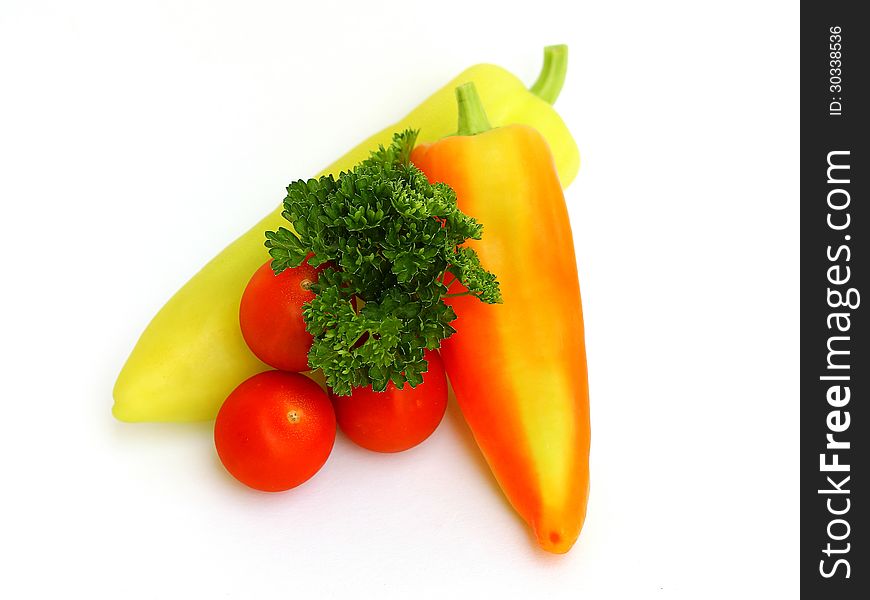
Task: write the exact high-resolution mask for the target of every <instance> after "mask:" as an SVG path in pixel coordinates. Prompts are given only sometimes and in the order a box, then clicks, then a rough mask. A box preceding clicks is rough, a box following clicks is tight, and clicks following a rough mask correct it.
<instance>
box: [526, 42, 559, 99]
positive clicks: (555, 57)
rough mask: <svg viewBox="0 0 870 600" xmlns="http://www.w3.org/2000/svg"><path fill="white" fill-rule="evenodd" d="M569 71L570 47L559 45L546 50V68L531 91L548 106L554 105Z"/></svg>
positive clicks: (542, 70) (548, 47)
mask: <svg viewBox="0 0 870 600" xmlns="http://www.w3.org/2000/svg"><path fill="white" fill-rule="evenodd" d="M567 70H568V46H566V45H565V44H559V45H557V46H547V47H546V48H544V67H543V68H542V69H541V74H540V75H538V79H537V81H535V83H533V84H532V87H530V88H529V91H530V92H532V93H533V94H534V95H535V96H537V97H538V98H540V99H541V100H543V101H544V102H546V103H548V104H553V103H554V102H555V101H556V98H558V97H559V92H561V91H562V84H564V83H565V73H566V72H567Z"/></svg>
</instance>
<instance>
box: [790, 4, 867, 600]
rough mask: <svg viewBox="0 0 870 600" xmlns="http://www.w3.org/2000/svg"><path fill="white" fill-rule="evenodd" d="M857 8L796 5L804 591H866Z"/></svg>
mask: <svg viewBox="0 0 870 600" xmlns="http://www.w3.org/2000/svg"><path fill="white" fill-rule="evenodd" d="M862 8H866V5H865V4H864V3H858V2H855V3H846V2H825V1H814V2H802V3H801V51H800V60H801V67H800V70H801V117H800V121H801V122H800V125H801V165H800V170H801V176H800V177H801V198H800V203H801V204H800V206H801V322H800V325H801V368H800V372H801V375H800V376H801V398H800V409H801V491H800V499H801V523H800V526H801V548H800V554H801V557H800V566H801V593H802V594H805V595H806V597H807V598H832V599H837V600H846V599H849V598H870V586H868V581H870V553H868V545H870V535H868V533H867V530H866V528H867V512H868V507H867V503H868V501H870V500H868V498H870V493H868V491H867V490H868V488H870V477H868V473H867V469H866V464H867V463H866V453H867V447H868V445H870V427H868V424H867V420H868V419H870V411H868V409H867V405H868V403H870V398H868V394H870V384H868V382H870V357H868V355H867V351H866V350H867V347H868V343H870V341H868V340H870V333H868V325H867V324H868V321H870V319H868V316H867V314H866V313H867V311H868V310H870V306H868V307H865V306H864V305H863V304H864V302H867V303H870V288H868V287H867V286H866V283H867V281H868V271H870V261H868V260H867V238H868V237H870V209H868V206H870V196H868V194H870V187H868V185H867V181H868V179H870V169H868V154H867V146H868V141H867V136H868V128H867V117H866V115H867V112H868V111H870V102H868V96H867V93H866V91H867V86H866V79H867V77H868V74H870V61H868V60H867V46H868V40H870V20H868V19H866V18H862V17H860V16H859V14H858V10H860V9H862ZM862 12H863V11H862ZM864 293H866V294H867V296H866V298H864V297H863V296H862V294H864Z"/></svg>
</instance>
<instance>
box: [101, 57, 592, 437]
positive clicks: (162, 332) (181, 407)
mask: <svg viewBox="0 0 870 600" xmlns="http://www.w3.org/2000/svg"><path fill="white" fill-rule="evenodd" d="M566 52H567V50H566V48H565V47H564V46H552V47H549V48H547V49H546V51H545V64H544V70H543V71H542V73H541V76H540V77H539V79H538V81H537V82H535V84H534V85H533V87H532V89H533V90H534V91H531V90H529V89H527V88H526V87H525V85H524V84H523V83H522V82H521V81H520V80H519V79H517V78H516V77H515V76H514V75H512V74H511V73H509V72H508V71H506V70H504V69H502V68H500V67H497V66H494V65H485V64H484V65H477V66H473V67H471V68H469V69H467V70H465V71H464V72H463V73H461V74H460V75H459V76H458V77H456V78H455V79H453V80H452V81H451V82H449V83H448V84H447V85H445V86H444V87H443V88H441V89H440V90H438V91H437V92H435V93H434V94H433V95H432V96H430V97H429V98H427V99H426V100H425V101H424V102H423V103H422V104H421V105H420V106H418V107H417V108H416V109H414V111H412V112H411V113H410V114H408V115H407V116H406V117H405V118H404V119H402V120H401V121H399V122H398V123H396V124H394V125H391V126H390V127H387V128H386V129H384V130H383V131H381V132H379V133H377V134H375V135H373V136H371V137H370V138H368V139H367V140H365V141H363V142H362V143H360V144H359V145H358V146H357V147H356V148H354V149H352V150H351V151H350V152H348V153H347V154H346V155H344V156H343V157H342V158H340V159H339V160H337V161H336V162H334V163H333V164H331V165H330V166H329V167H327V168H326V169H324V170H323V171H322V172H321V173H320V174H318V176H320V175H325V174H328V173H333V174H336V175H337V174H338V173H340V172H341V171H343V170H348V169H350V168H351V167H353V166H354V165H355V164H357V163H359V162H360V161H362V160H363V159H365V158H367V157H368V155H369V153H370V152H371V151H372V150H374V149H376V148H377V147H378V145H380V144H384V145H388V144H389V143H390V139H391V138H392V135H393V133H395V132H396V131H401V130H404V129H408V128H411V129H419V130H420V134H419V137H418V139H419V140H422V141H434V140H437V139H440V138H442V137H444V136H445V135H449V134H450V133H453V132H455V131H456V105H455V101H454V89H455V87H456V86H458V85H460V84H462V83H466V82H469V81H474V82H475V83H476V85H477V87H478V89H479V90H480V93H481V95H482V97H483V99H484V102H485V106H486V109H487V111H489V115H490V118H491V119H492V120H493V122H494V123H497V124H502V123H526V124H529V125H532V126H534V127H536V128H537V129H538V130H539V131H541V132H543V134H544V135H545V137H546V138H547V140H548V142H549V143H550V145H551V146H552V147H553V148H554V151H555V156H556V162H557V165H558V169H559V173H560V177H561V179H562V183H563V185H566V186H567V185H568V184H569V183H570V182H571V180H572V179H573V178H574V176H575V174H576V173H577V169H578V167H579V162H580V158H579V154H578V152H577V146H576V144H575V143H574V140H573V139H572V137H571V134H570V133H569V132H568V129H567V128H566V127H565V124H564V123H563V122H562V119H561V118H560V117H559V115H558V114H557V113H556V111H555V110H554V109H553V107H552V106H551V103H552V102H553V101H554V100H555V98H556V96H557V95H558V93H559V90H560V89H561V84H562V81H563V78H564V74H565V61H566V60H567V55H566ZM281 225H286V223H285V222H284V220H283V219H282V218H281V209H280V207H279V208H278V209H276V210H275V211H274V212H272V213H271V214H270V215H268V216H267V217H265V218H264V219H263V220H261V221H260V222H259V223H257V224H256V225H255V226H254V227H253V228H251V229H250V230H249V231H248V232H247V233H245V234H244V235H242V237H240V238H238V239H237V240H236V241H234V242H233V243H232V244H230V245H229V246H227V247H226V248H225V249H224V250H223V251H222V252H221V253H220V254H218V255H217V256H216V257H215V258H214V259H212V260H211V262H209V263H208V264H207V265H206V266H205V267H203V268H202V270H200V272H199V273H197V274H196V275H195V276H194V277H193V279H191V280H190V281H189V282H188V283H187V284H185V286H184V287H183V288H181V289H180V290H179V291H178V292H177V293H176V294H175V295H174V296H173V297H172V298H171V299H170V300H169V302H168V303H167V304H166V305H165V306H164V307H163V308H162V309H161V310H160V312H158V313H157V315H156V316H155V317H154V319H153V320H152V321H151V323H150V324H149V325H148V327H147V328H146V329H145V331H144V332H143V333H142V336H141V337H140V338H139V341H138V342H137V344H136V346H135V347H134V348H133V351H132V353H131V354H130V357H129V358H128V359H127V363H126V364H125V365H124V367H123V369H122V370H121V373H120V375H119V376H118V380H117V382H116V383H115V388H114V394H113V395H114V400H115V404H114V407H113V409H112V412H113V414H114V415H115V417H116V418H118V419H120V420H122V421H197V420H206V419H213V418H214V417H215V415H216V414H217V411H218V409H219V408H220V405H221V403H222V402H223V401H224V399H225V398H226V397H227V395H228V394H229V393H230V392H231V391H232V390H233V389H235V387H236V386H237V385H238V384H239V383H240V382H242V381H244V380H245V379H247V378H248V377H250V376H252V375H254V374H255V373H259V372H260V371H264V370H266V369H268V367H267V366H266V365H265V364H263V363H262V362H260V361H259V360H258V359H257V358H256V357H255V356H254V355H253V354H252V353H251V352H250V351H249V350H248V348H247V346H246V345H245V341H244V339H243V338H242V334H241V331H240V329H239V302H240V299H241V296H242V292H243V291H244V289H245V284H246V283H247V281H248V280H249V279H250V277H251V274H252V273H254V271H256V270H257V268H258V267H259V266H260V265H261V264H263V262H264V261H266V260H267V259H268V258H269V256H268V253H267V251H266V248H265V247H264V245H263V241H264V239H265V238H264V232H265V231H268V230H274V229H276V228H277V227H278V226H281Z"/></svg>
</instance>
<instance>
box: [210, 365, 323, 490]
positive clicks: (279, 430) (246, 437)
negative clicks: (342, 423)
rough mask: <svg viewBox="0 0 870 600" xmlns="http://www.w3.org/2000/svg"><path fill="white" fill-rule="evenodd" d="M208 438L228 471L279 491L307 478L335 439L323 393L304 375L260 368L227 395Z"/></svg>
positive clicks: (256, 485) (247, 481) (256, 486)
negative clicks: (210, 438)
mask: <svg viewBox="0 0 870 600" xmlns="http://www.w3.org/2000/svg"><path fill="white" fill-rule="evenodd" d="M214 443H215V447H216V448H217V453H218V456H219V457H220V459H221V462H222V463H223V465H224V467H226V469H227V471H229V472H230V474H231V475H232V476H233V477H235V478H236V479H238V480H239V481H241V482H242V483H244V484H245V485H247V486H250V487H252V488H254V489H257V490H262V491H264V492H280V491H283V490H288V489H290V488H293V487H296V486H297V485H299V484H301V483H303V482H305V481H307V480H308V479H309V478H311V476H312V475H314V474H315V473H317V471H319V470H320V467H322V466H323V464H324V463H325V462H326V459H327V458H328V457H329V453H330V452H332V446H333V444H334V443H335V413H334V411H333V409H332V404H331V403H330V401H329V397H328V396H327V395H326V393H325V392H324V391H323V390H322V389H321V388H320V386H319V385H317V384H316V383H314V382H313V381H311V380H310V379H308V378H307V377H305V376H304V375H299V374H298V373H287V372H284V371H266V372H264V373H259V374H257V375H254V376H253V377H250V378H248V379H247V380H245V381H244V382H242V384H241V385H239V387H237V388H236V389H235V390H233V392H232V393H231V394H230V395H229V397H227V399H226V401H225V402H224V404H223V406H221V409H220V411H218V415H217V419H216V420H215V424H214Z"/></svg>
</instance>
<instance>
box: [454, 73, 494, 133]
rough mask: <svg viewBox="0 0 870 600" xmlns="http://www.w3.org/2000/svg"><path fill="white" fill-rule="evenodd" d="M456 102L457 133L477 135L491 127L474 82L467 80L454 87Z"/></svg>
mask: <svg viewBox="0 0 870 600" xmlns="http://www.w3.org/2000/svg"><path fill="white" fill-rule="evenodd" d="M456 103H457V104H458V105H459V128H458V130H457V131H456V133H457V134H458V135H477V134H478V133H483V132H484V131H489V130H490V129H492V125H490V124H489V119H487V118H486V112H485V111H484V110H483V103H482V102H481V101H480V96H478V95H477V88H476V87H474V82H471V81H469V82H468V83H463V84H462V85H460V86H459V87H457V88H456Z"/></svg>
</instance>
